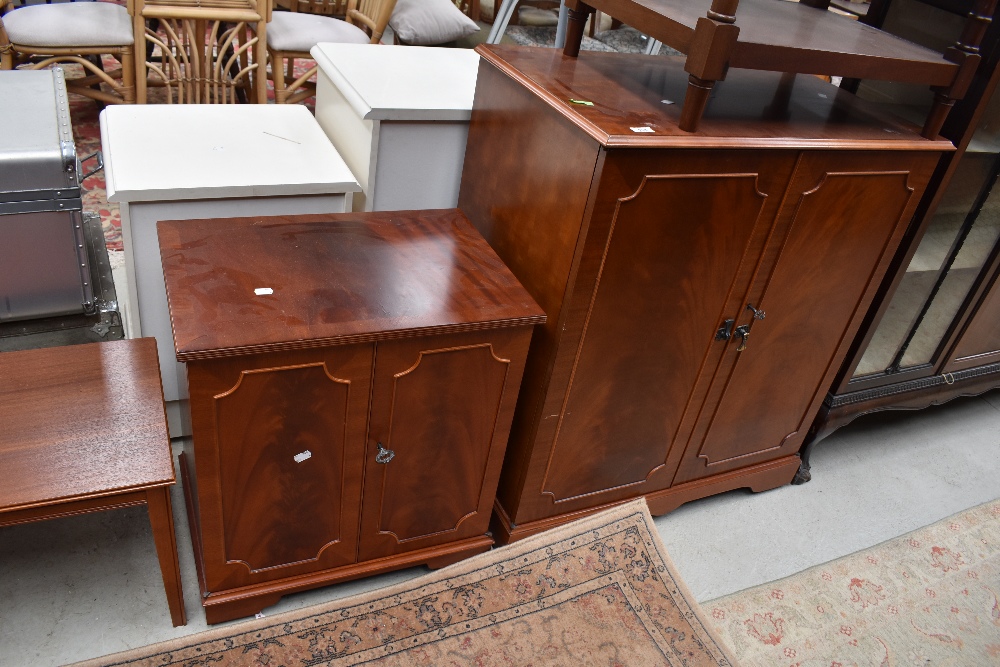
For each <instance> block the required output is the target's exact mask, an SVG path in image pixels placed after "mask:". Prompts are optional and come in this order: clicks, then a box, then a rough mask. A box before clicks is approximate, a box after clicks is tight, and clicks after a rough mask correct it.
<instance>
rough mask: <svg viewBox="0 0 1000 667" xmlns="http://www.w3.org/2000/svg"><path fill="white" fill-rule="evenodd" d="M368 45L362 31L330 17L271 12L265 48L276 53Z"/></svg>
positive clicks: (367, 40) (367, 38) (365, 35)
mask: <svg viewBox="0 0 1000 667" xmlns="http://www.w3.org/2000/svg"><path fill="white" fill-rule="evenodd" d="M369 41H370V39H369V37H368V35H367V34H366V33H365V31H364V30H362V29H361V28H359V27H357V26H356V25H352V24H350V23H348V22H347V21H341V20H340V19H334V18H330V17H329V16H317V15H315V14H303V13H300V12H274V14H272V15H271V22H270V23H268V24H267V46H268V48H271V49H274V50H275V51H300V52H308V51H309V49H311V48H312V47H314V46H316V45H317V44H319V43H320V42H337V43H340V44H367V43H368V42H369Z"/></svg>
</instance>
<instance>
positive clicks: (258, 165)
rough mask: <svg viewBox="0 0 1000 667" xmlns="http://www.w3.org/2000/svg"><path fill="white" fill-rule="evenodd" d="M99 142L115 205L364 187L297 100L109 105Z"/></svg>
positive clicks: (348, 190) (104, 113)
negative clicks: (278, 104) (119, 203)
mask: <svg viewBox="0 0 1000 667" xmlns="http://www.w3.org/2000/svg"><path fill="white" fill-rule="evenodd" d="M101 145H102V148H103V152H104V171H105V175H106V177H107V189H108V200H109V201H113V202H137V201H164V200H175V199H221V198H230V197H240V198H242V197H274V196H284V195H316V194H330V193H343V192H358V191H360V190H361V186H360V185H358V182H357V179H355V178H354V175H353V174H352V173H351V170H350V169H349V168H348V167H347V165H346V164H345V163H344V160H343V159H342V158H341V157H340V154H339V153H337V150H336V149H335V148H334V147H333V145H332V144H331V143H330V140H329V139H328V138H327V136H326V134H325V133H324V132H323V130H322V129H321V128H320V126H319V124H318V123H317V122H316V119H315V118H313V116H312V114H311V113H309V110H308V109H306V108H305V107H302V106H298V105H281V106H277V105H273V104H272V105H263V104H261V105H258V104H240V105H235V104H233V105H225V104H223V105H208V104H182V105H175V104H145V105H121V106H109V107H108V108H106V109H105V110H104V111H102V112H101Z"/></svg>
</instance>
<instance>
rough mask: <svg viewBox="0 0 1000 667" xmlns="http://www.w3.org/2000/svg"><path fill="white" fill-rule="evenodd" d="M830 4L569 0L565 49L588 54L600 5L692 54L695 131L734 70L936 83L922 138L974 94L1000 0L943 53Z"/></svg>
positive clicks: (684, 123)
mask: <svg viewBox="0 0 1000 667" xmlns="http://www.w3.org/2000/svg"><path fill="white" fill-rule="evenodd" d="M827 5H828V3H827V2H779V1H777V0H742V1H741V2H740V1H739V0H727V1H726V2H721V1H720V0H712V2H711V4H710V3H709V1H708V0H701V1H695V2H692V1H691V0H588V1H587V2H583V1H582V0H570V2H569V3H568V6H569V7H570V8H571V9H572V13H571V14H570V16H569V26H568V30H567V42H566V46H565V48H564V53H565V54H566V55H567V56H571V57H576V56H577V55H578V53H579V46H580V39H581V37H582V35H581V32H580V29H579V28H580V24H581V23H582V22H583V21H584V20H585V19H586V15H587V14H588V13H593V12H594V10H597V11H601V12H604V13H607V14H609V15H611V16H613V17H615V18H617V19H619V20H621V21H623V22H625V23H627V24H628V25H631V26H634V27H636V28H637V29H639V30H641V31H642V32H643V33H645V34H648V35H650V36H651V37H653V38H654V39H657V40H659V41H661V42H663V43H664V44H666V45H668V46H671V47H673V48H675V49H677V50H679V51H681V52H682V53H684V54H686V55H687V59H686V62H685V66H684V68H685V70H686V71H687V72H688V73H689V74H690V81H689V86H688V90H687V93H686V100H685V102H684V109H683V115H682V117H681V120H680V123H679V127H680V128H681V129H683V130H684V131H686V132H694V131H696V130H697V129H698V127H699V121H700V118H701V111H702V109H703V108H704V105H705V104H706V102H707V101H708V96H709V93H710V92H711V90H712V88H713V86H714V85H715V83H716V82H717V81H719V80H722V79H724V78H725V77H726V73H727V70H728V69H729V68H730V67H732V68H736V69H756V70H768V71H775V72H793V73H798V74H822V75H828V76H843V77H848V78H858V79H862V78H864V79H877V80H887V81H898V82H904V83H922V84H926V85H929V86H931V87H932V88H933V89H934V90H935V92H936V93H937V99H936V101H935V104H934V106H933V108H932V110H931V114H930V115H929V117H928V119H927V121H926V122H925V124H924V129H923V136H925V137H928V138H933V137H936V136H937V133H938V131H939V130H940V129H941V125H942V123H943V122H944V120H945V118H946V117H947V114H948V111H949V110H950V108H951V106H952V105H953V104H954V100H956V99H960V98H962V97H963V96H964V95H965V92H966V89H967V87H968V84H969V81H970V80H971V77H972V74H973V72H974V71H975V69H976V66H977V65H978V62H979V54H978V51H979V44H980V42H981V41H982V38H983V35H984V34H985V31H986V28H987V26H988V25H989V22H990V20H991V17H992V15H993V10H994V8H995V7H996V0H977V2H976V3H975V5H974V7H973V9H972V11H971V12H970V13H969V15H968V19H967V21H966V29H965V30H964V31H963V34H962V37H961V39H960V41H959V43H958V44H956V45H955V46H954V47H952V48H951V49H949V50H948V52H947V53H945V54H940V53H938V52H936V51H933V50H931V49H927V48H924V47H922V46H920V45H917V44H913V43H911V42H908V41H906V40H903V39H900V38H898V37H896V36H894V35H891V34H888V33H884V32H881V31H879V30H878V29H876V28H874V27H872V26H871V25H868V24H866V23H862V22H859V21H853V20H850V19H847V18H845V17H842V16H839V15H837V14H835V13H832V12H828V11H826V6H827Z"/></svg>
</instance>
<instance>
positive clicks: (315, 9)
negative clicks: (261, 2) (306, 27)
mask: <svg viewBox="0 0 1000 667" xmlns="http://www.w3.org/2000/svg"><path fill="white" fill-rule="evenodd" d="M347 5H348V0H274V6H275V7H276V8H277V7H280V8H281V9H287V10H288V11H290V12H302V13H303V14H319V15H320V16H334V17H336V18H339V19H342V18H347Z"/></svg>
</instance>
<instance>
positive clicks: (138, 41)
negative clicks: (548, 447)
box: [122, 15, 148, 104]
mask: <svg viewBox="0 0 1000 667" xmlns="http://www.w3.org/2000/svg"><path fill="white" fill-rule="evenodd" d="M132 35H133V37H134V41H133V43H132V52H133V56H134V59H133V61H132V62H133V63H134V72H133V74H132V80H133V81H134V82H135V103H136V104H145V103H146V77H147V74H146V58H147V53H148V52H147V46H146V45H147V42H146V21H145V19H143V18H142V16H140V15H136V16H134V17H132ZM124 66H125V63H124V62H122V67H124ZM122 74H123V75H124V71H123V72H122Z"/></svg>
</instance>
